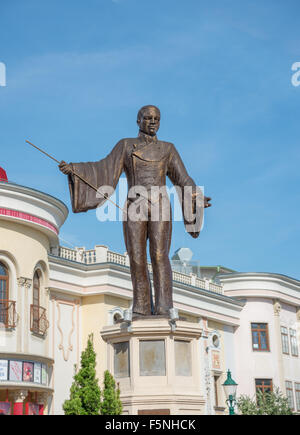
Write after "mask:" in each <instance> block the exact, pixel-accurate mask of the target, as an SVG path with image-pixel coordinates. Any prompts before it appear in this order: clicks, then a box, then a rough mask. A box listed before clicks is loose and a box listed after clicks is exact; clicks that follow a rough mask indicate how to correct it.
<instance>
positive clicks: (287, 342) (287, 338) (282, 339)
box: [280, 326, 290, 355]
mask: <svg viewBox="0 0 300 435" xmlns="http://www.w3.org/2000/svg"><path fill="white" fill-rule="evenodd" d="M283 329H285V330H286V333H284V332H282V330H283ZM280 332H281V348H282V353H283V354H284V355H290V340H289V330H288V328H287V327H286V326H280ZM283 337H286V338H285V339H284V338H283ZM284 340H286V343H285V344H286V346H287V352H285V351H284Z"/></svg>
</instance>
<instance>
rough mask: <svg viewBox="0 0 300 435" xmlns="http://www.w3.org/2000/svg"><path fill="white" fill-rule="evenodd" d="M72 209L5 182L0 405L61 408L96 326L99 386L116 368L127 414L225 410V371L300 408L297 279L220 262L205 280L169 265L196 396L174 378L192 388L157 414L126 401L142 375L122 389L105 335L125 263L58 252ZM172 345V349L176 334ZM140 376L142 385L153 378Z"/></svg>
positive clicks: (13, 410)
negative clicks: (228, 266) (279, 393)
mask: <svg viewBox="0 0 300 435" xmlns="http://www.w3.org/2000/svg"><path fill="white" fill-rule="evenodd" d="M67 215H68V210H67V207H66V206H65V205H64V204H63V203H62V202H61V201H59V200H57V199H55V198H53V197H51V196H49V195H46V194H44V193H41V192H38V191H36V190H33V189H29V188H27V187H23V186H19V185H15V184H12V183H7V182H0V412H2V413H8V414H9V413H10V414H50V415H53V414H62V413H63V408H62V405H63V402H64V401H65V400H66V399H67V398H68V397H69V390H70V386H71V384H72V379H73V375H74V365H77V366H78V365H79V363H80V355H81V352H82V350H83V349H84V348H85V346H86V342H87V338H88V336H89V334H91V333H93V335H94V347H95V351H96V353H97V376H98V378H99V381H100V384H101V382H102V378H103V373H104V371H105V370H106V369H110V370H111V371H112V373H113V375H114V376H115V377H116V380H117V381H118V382H119V383H120V386H121V399H123V402H124V413H125V414H126V413H127V414H130V413H137V414H138V413H139V412H142V411H143V412H146V411H147V412H149V413H155V412H158V411H159V410H160V411H162V410H163V411H164V412H165V413H170V414H174V413H175V414H186V413H199V414H224V413H226V412H227V408H226V403H225V397H224V392H223V388H222V383H223V382H224V380H225V379H226V371H227V369H230V370H231V372H232V376H233V378H234V379H235V381H236V382H237V383H238V384H239V387H238V395H241V394H248V395H250V396H253V395H254V394H255V389H256V388H257V387H259V388H262V389H268V388H271V389H272V388H275V386H278V387H279V388H280V389H281V390H282V391H283V392H284V393H286V394H287V395H288V397H289V400H290V403H291V406H292V407H293V409H294V410H295V412H297V411H298V412H300V397H299V394H300V388H299V386H300V365H299V355H298V353H299V352H298V345H299V333H300V331H299V327H300V326H299V325H300V318H299V317H300V316H299V307H300V282H299V281H297V280H293V279H291V278H287V277H284V276H281V275H276V274H239V273H234V272H232V271H231V270H230V269H226V268H222V267H211V268H208V267H201V268H200V269H199V270H200V271H201V274H200V275H199V274H197V275H196V274H193V273H191V274H184V273H180V272H178V271H175V270H174V271H173V288H174V306H175V308H177V309H178V312H179V321H178V325H177V327H178V331H180V330H182V331H183V330H187V329H185V328H189V331H190V335H191V337H192V338H191V340H192V343H193V344H192V346H193V353H191V355H197V363H196V362H194V363H193V364H191V369H190V370H186V372H185V373H184V376H188V377H190V376H195V379H197V391H196V390H195V387H194V385H192V382H190V381H191V378H190V379H188V378H186V382H184V381H185V379H184V378H183V379H181V378H180V379H179V378H178V379H177V380H176V379H175V381H176V382H177V381H178V382H177V385H180V383H181V384H182V385H184V383H185V384H186V385H189V384H191V387H190V391H186V392H184V391H183V392H182V394H181V396H180V398H179V399H178V401H177V402H176V404H174V403H173V402H172V400H171V399H172V395H174V394H175V393H174V391H175V390H174V391H172V388H171V387H168V390H167V389H166V391H165V394H164V395H162V399H161V404H160V407H159V409H158V407H157V405H156V404H155V405H153V406H151V405H149V403H150V402H147V401H144V402H142V399H141V397H132V396H130V397H129V395H128V394H129V393H128V392H129V391H133V390H132V389H130V388H129V387H128V385H133V384H134V382H135V380H134V379H133V377H132V376H133V375H132V374H130V373H129V374H128V376H127V378H126V382H127V384H126V385H127V386H126V388H127V387H128V388H127V390H126V391H127V392H126V391H125V389H124V391H123V392H122V382H125V381H123V380H122V377H120V378H119V377H118V376H119V373H118V372H117V371H116V369H115V365H114V364H113V362H112V359H111V358H112V355H111V353H110V349H111V348H110V346H111V345H110V344H109V343H108V342H107V340H106V338H105V337H106V336H108V335H109V332H108V331H109V328H110V327H113V325H114V324H117V323H118V322H120V320H121V319H122V318H124V316H126V313H128V312H129V311H130V308H131V301H132V284H131V278H130V267H129V259H128V256H127V255H126V254H119V253H114V252H111V251H110V250H109V248H107V247H105V246H101V245H98V246H96V247H95V248H94V249H92V250H85V249H84V248H76V249H69V248H66V247H60V246H59V239H58V236H59V230H60V228H61V226H62V225H63V223H64V222H65V220H66V218H67ZM197 270H198V269H197ZM149 271H150V274H151V266H150V265H149ZM220 273H221V274H220ZM216 277H217V280H216ZM128 310H129V311H128ZM185 325H188V326H185ZM170 327H171V326H170ZM175 327H176V325H175ZM167 328H168V325H167ZM180 328H181V329H180ZM103 331H106V332H105V333H104V332H103ZM105 334H106V335H105ZM175 335H176V334H175ZM171 340H172V338H171ZM166 343H167V345H168V346H169V348H173V347H172V346H173V344H172V341H170V340H169V341H168V342H166ZM168 343H169V344H168ZM170 343H171V344H170ZM136 370H137V371H138V363H137V368H136ZM140 375H141V373H140V374H139V382H140V385H143V377H141V376H140ZM165 376H167V377H168V372H166V374H165ZM172 376H176V373H175V372H174V373H173V375H172ZM144 381H145V387H146V385H147V383H148V384H149V380H147V379H146V378H144ZM164 382H165V379H163V378H162V384H164ZM176 382H174V383H175V384H176ZM124 385H125V384H124ZM166 385H167V383H166ZM168 385H169V384H168ZM100 386H101V385H100ZM124 388H125V387H124ZM174 388H175V387H174ZM187 390H188V389H187ZM176 394H177V395H178V388H177V390H176ZM156 396H157V394H156ZM195 397H196V398H197V400H196V399H195V400H194V399H193V398H195ZM139 400H140V401H139ZM143 400H144V399H143ZM193 400H194V401H193ZM133 403H136V404H137V405H136V406H135V405H133ZM143 403H145V404H146V405H147V406H146V405H145V406H146V409H145V406H144V405H143Z"/></svg>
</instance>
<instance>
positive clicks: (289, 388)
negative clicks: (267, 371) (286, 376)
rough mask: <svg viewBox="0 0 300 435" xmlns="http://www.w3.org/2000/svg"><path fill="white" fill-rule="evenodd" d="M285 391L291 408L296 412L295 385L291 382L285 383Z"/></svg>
mask: <svg viewBox="0 0 300 435" xmlns="http://www.w3.org/2000/svg"><path fill="white" fill-rule="evenodd" d="M285 389H286V397H287V398H288V401H289V407H290V408H291V409H292V410H294V408H295V405H294V391H293V383H292V382H290V381H285Z"/></svg>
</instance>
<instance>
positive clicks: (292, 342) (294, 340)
mask: <svg viewBox="0 0 300 435" xmlns="http://www.w3.org/2000/svg"><path fill="white" fill-rule="evenodd" d="M291 331H292V333H291ZM289 334H290V346H291V355H292V356H294V357H299V348H298V340H297V331H296V329H293V328H289ZM295 350H296V353H294V351H295Z"/></svg>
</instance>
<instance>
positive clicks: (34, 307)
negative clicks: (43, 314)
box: [31, 270, 41, 333]
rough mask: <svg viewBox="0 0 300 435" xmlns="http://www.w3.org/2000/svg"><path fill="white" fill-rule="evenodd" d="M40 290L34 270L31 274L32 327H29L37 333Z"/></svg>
mask: <svg viewBox="0 0 300 435" xmlns="http://www.w3.org/2000/svg"><path fill="white" fill-rule="evenodd" d="M36 284H37V285H36ZM40 291H41V279H40V276H39V273H38V271H37V270H36V271H35V272H34V274H33V282H32V327H31V331H32V332H34V333H38V331H39V316H40V309H39V308H40ZM35 292H37V298H36V293H35ZM36 301H37V302H38V303H37V304H36V303H35V302H36Z"/></svg>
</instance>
